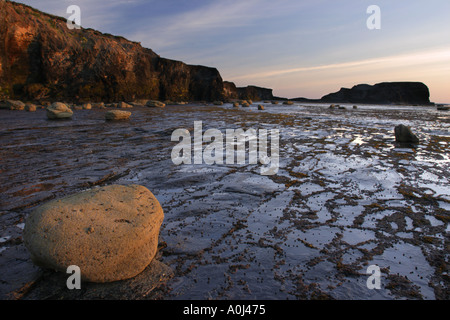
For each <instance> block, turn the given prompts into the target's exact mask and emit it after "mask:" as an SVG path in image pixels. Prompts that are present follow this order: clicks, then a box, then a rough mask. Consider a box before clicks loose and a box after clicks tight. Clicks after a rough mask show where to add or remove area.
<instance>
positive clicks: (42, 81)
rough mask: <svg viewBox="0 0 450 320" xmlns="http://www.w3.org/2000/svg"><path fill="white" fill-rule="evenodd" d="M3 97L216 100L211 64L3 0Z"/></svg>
mask: <svg viewBox="0 0 450 320" xmlns="http://www.w3.org/2000/svg"><path fill="white" fill-rule="evenodd" d="M0 40H1V41H0V98H1V97H10V98H16V99H30V100H39V99H67V100H76V101H105V102H107V101H122V100H125V101H127V100H134V99H140V98H143V99H144V98H145V99H159V100H175V101H196V100H209V101H212V100H219V99H222V98H223V81H222V78H221V76H220V74H219V72H218V71H217V69H215V68H208V67H203V66H191V65H187V64H185V63H183V62H180V61H173V60H169V59H165V58H161V57H160V56H159V55H157V54H156V53H155V52H153V51H152V50H150V49H146V48H143V47H142V46H141V45H140V44H139V43H136V42H131V41H128V40H126V39H124V38H122V37H118V36H113V35H109V34H103V33H100V32H98V31H95V30H92V29H83V28H82V29H79V30H77V29H74V30H69V28H67V25H66V20H65V19H64V18H60V17H56V16H52V15H49V14H46V13H42V12H40V11H38V10H35V9H33V8H31V7H29V6H26V5H23V4H18V3H14V2H11V1H0Z"/></svg>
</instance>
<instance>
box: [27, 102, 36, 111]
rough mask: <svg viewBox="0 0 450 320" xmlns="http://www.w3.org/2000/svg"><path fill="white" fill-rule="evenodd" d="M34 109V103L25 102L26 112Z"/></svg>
mask: <svg viewBox="0 0 450 320" xmlns="http://www.w3.org/2000/svg"><path fill="white" fill-rule="evenodd" d="M36 110H37V107H36V105H34V104H32V103H27V104H26V105H25V111H28V112H35V111H36Z"/></svg>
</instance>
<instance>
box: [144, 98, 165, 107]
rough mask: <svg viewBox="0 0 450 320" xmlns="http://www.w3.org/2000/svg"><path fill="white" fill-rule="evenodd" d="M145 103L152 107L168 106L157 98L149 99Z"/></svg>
mask: <svg viewBox="0 0 450 320" xmlns="http://www.w3.org/2000/svg"><path fill="white" fill-rule="evenodd" d="M145 105H146V106H147V107H150V108H165V106H166V105H165V104H164V103H162V102H161V101H156V100H149V101H147V103H146V104H145Z"/></svg>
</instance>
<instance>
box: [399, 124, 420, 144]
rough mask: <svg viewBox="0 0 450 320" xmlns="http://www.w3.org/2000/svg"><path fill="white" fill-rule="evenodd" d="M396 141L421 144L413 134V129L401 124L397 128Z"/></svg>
mask: <svg viewBox="0 0 450 320" xmlns="http://www.w3.org/2000/svg"><path fill="white" fill-rule="evenodd" d="M395 141H396V142H400V143H419V138H417V136H416V135H415V134H414V133H412V131H411V128H409V127H407V126H405V125H403V124H401V125H398V126H396V127H395Z"/></svg>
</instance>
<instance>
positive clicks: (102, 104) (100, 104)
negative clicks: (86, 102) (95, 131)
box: [92, 102, 106, 109]
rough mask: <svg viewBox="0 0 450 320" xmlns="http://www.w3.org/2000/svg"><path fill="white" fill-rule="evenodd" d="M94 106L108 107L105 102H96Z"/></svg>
mask: <svg viewBox="0 0 450 320" xmlns="http://www.w3.org/2000/svg"><path fill="white" fill-rule="evenodd" d="M92 107H94V108H99V109H105V108H106V106H105V103H104V102H98V103H94V104H93V105H92Z"/></svg>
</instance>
